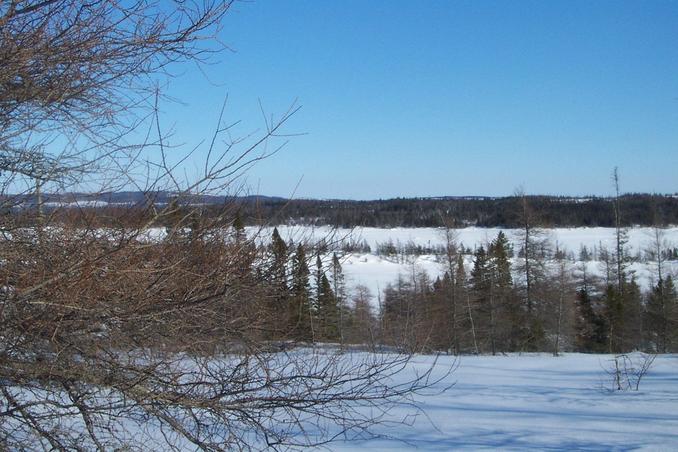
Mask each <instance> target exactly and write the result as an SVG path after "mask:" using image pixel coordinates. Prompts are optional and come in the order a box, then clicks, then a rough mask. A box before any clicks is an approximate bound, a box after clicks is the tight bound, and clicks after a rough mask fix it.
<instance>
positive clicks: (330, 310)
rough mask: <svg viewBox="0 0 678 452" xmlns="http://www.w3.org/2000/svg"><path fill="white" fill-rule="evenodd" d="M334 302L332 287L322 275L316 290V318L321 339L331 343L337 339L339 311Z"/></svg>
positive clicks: (325, 276) (335, 300)
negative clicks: (318, 287)
mask: <svg viewBox="0 0 678 452" xmlns="http://www.w3.org/2000/svg"><path fill="white" fill-rule="evenodd" d="M336 302H337V299H336V297H335V294H334V292H333V291H332V285H331V284H330V281H329V279H327V275H325V273H323V274H322V276H321V278H320V289H319V290H318V318H319V320H320V322H319V323H320V328H321V331H322V335H323V338H324V339H325V340H328V341H331V342H335V341H337V340H338V339H339V309H338V307H337V304H336Z"/></svg>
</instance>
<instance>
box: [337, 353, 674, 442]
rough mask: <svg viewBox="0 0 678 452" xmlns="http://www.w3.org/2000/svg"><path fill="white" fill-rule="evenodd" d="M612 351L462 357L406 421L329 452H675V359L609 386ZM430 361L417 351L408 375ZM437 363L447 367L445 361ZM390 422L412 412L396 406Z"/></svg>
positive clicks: (661, 358) (667, 358)
mask: <svg viewBox="0 0 678 452" xmlns="http://www.w3.org/2000/svg"><path fill="white" fill-rule="evenodd" d="M610 358H611V356H609V355H584V354H566V355H563V356H560V357H557V358H555V357H552V356H549V355H522V356H520V355H510V356H462V357H461V358H459V359H460V362H459V367H458V368H457V369H456V370H455V371H454V373H453V374H451V375H450V376H449V378H448V380H447V381H445V382H442V383H441V385H443V384H449V383H451V382H452V383H455V385H454V386H453V387H452V388H451V389H450V390H448V391H447V392H445V393H443V394H440V395H435V396H418V397H417V398H416V402H418V403H419V404H420V407H421V409H422V411H421V413H420V414H419V415H418V416H417V417H416V419H414V420H413V425H412V426H411V427H406V426H403V425H384V426H381V427H378V428H377V429H376V432H377V433H379V434H380V435H383V437H382V438H377V439H371V440H368V441H351V442H340V443H333V444H331V445H330V447H329V448H330V449H331V450H343V451H350V450H366V449H369V450H372V451H378V450H384V451H385V450H412V449H417V450H458V449H465V450H496V449H499V450H587V451H610V450H616V451H626V450H656V451H672V450H678V355H663V356H659V357H658V358H657V359H656V361H655V362H654V366H653V367H652V368H651V369H650V372H649V373H648V374H647V376H646V377H645V379H643V380H642V381H641V384H640V390H639V391H638V392H635V391H628V392H620V391H610V390H609V388H610V387H611V384H610V378H609V377H608V376H607V375H606V373H605V372H604V370H603V368H604V367H607V366H608V365H610ZM432 359H433V358H432V357H427V356H416V357H415V358H414V360H413V364H412V366H411V367H410V368H409V369H408V372H406V373H403V375H401V377H403V378H405V377H407V376H408V375H410V376H411V375H412V374H413V373H414V372H415V371H417V370H420V371H421V370H423V369H425V368H427V366H428V365H429V364H430V362H431V360H432ZM439 365H441V366H451V365H454V358H453V357H449V356H446V357H442V358H441V359H440V361H439ZM392 414H393V417H394V419H397V418H399V417H405V416H407V415H408V414H412V411H411V410H410V409H405V408H403V409H402V410H396V411H394V412H393V413H392Z"/></svg>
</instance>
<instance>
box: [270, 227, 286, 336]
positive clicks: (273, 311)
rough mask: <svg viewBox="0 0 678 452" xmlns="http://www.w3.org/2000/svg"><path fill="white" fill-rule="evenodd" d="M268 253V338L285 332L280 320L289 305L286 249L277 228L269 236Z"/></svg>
mask: <svg viewBox="0 0 678 452" xmlns="http://www.w3.org/2000/svg"><path fill="white" fill-rule="evenodd" d="M269 247H270V253H271V260H270V266H269V269H268V273H269V278H268V279H269V281H270V287H271V292H272V293H271V295H270V296H269V302H270V304H269V311H270V312H269V314H268V315H269V318H270V330H271V333H270V334H269V336H273V337H280V336H282V335H283V334H284V333H285V331H282V330H283V329H284V328H285V325H284V322H280V319H283V318H286V316H287V314H288V313H287V311H288V304H289V296H290V294H289V285H288V278H287V276H288V275H287V261H288V248H287V244H286V243H285V241H284V240H283V239H282V237H280V233H279V232H278V228H274V229H273V233H272V235H271V244H270V245H269Z"/></svg>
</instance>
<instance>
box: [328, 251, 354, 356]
mask: <svg viewBox="0 0 678 452" xmlns="http://www.w3.org/2000/svg"><path fill="white" fill-rule="evenodd" d="M331 277H332V292H333V293H334V297H335V305H336V306H337V309H338V314H339V319H338V330H339V340H340V341H341V342H342V343H343V341H344V330H345V326H346V322H347V320H348V318H349V316H350V311H349V309H348V306H347V305H346V282H345V279H344V272H343V269H342V268H341V262H340V261H339V257H338V256H337V253H333V254H332V268H331Z"/></svg>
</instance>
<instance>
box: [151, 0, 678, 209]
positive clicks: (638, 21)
mask: <svg viewBox="0 0 678 452" xmlns="http://www.w3.org/2000/svg"><path fill="white" fill-rule="evenodd" d="M221 39H222V40H223V41H224V42H225V43H226V44H228V45H229V46H230V47H231V48H232V49H233V52H228V53H224V54H222V55H220V56H219V57H218V61H216V62H215V63H214V64H211V65H209V66H206V67H204V68H203V70H202V71H200V70H197V68H195V66H186V67H182V68H181V70H180V71H178V75H179V76H178V77H177V78H175V79H173V80H172V81H171V82H170V85H169V90H170V94H171V95H172V96H174V97H175V98H178V99H179V100H181V101H182V103H168V104H165V106H164V111H165V118H163V121H164V122H165V123H166V124H169V125H172V124H173V125H174V130H175V139H176V140H177V141H182V142H187V143H197V142H198V141H199V140H200V139H202V138H204V137H206V136H207V135H209V133H210V130H211V128H212V127H213V125H214V122H215V121H216V117H217V114H218V110H219V108H220V106H221V101H222V99H223V98H224V96H225V95H226V94H228V96H229V102H228V109H227V118H228V119H229V120H242V123H241V125H240V126H238V129H237V130H236V131H234V133H241V134H244V133H247V132H252V131H255V130H257V129H258V128H261V127H262V126H263V122H262V118H261V114H260V112H259V100H261V102H262V104H263V105H264V107H265V110H266V111H267V112H268V113H270V114H280V113H283V112H284V111H285V110H286V109H287V108H288V107H289V106H290V104H291V103H292V102H293V101H294V100H295V99H298V102H299V104H300V105H301V106H302V109H301V110H300V111H299V112H298V113H297V114H296V115H295V116H294V117H293V118H292V120H291V121H290V122H289V123H288V125H287V127H286V129H285V131H286V132H288V133H304V135H302V136H297V137H294V138H292V139H291V140H290V142H289V144H288V145H287V147H286V148H285V149H284V150H283V151H282V152H281V153H279V154H277V155H275V156H274V157H271V158H270V159H269V160H266V161H264V162H262V163H260V164H259V165H257V166H256V167H255V168H253V169H252V170H251V171H250V172H249V173H248V178H247V181H248V183H249V185H250V186H251V187H252V188H251V189H252V191H253V192H257V193H260V194H265V195H278V196H290V195H292V194H293V193H294V196H296V197H313V198H351V199H375V198H389V197H396V196H443V195H509V194H511V193H512V192H513V191H514V189H515V188H516V187H519V186H522V187H524V189H525V191H526V192H528V193H545V194H565V195H585V194H600V195H606V194H609V193H611V191H612V187H611V183H610V173H611V171H612V168H613V167H614V166H618V167H619V170H620V174H621V182H622V189H623V190H624V191H643V192H664V193H667V192H671V193H673V192H678V177H677V174H676V173H677V171H678V45H676V43H678V2H676V1H673V2H669V1H664V2H655V1H643V2H640V1H634V2H622V1H614V2H613V1H593V2H591V1H581V2H580V1H563V2H560V1H519V2H509V1H421V2H412V1H395V0H390V1H385V0H383V1H382V0H370V1H367V0H365V1H352V0H348V1H346V0H345V1H341V2H340V1H320V0H315V1H313V0H307V1H301V0H296V1H274V0H256V1H254V2H242V3H238V4H236V5H235V6H234V7H233V10H232V11H231V12H230V13H229V16H228V17H227V19H226V21H225V23H224V29H223V31H222V32H221ZM200 156H201V154H200V153H198V154H197V155H196V159H199V158H200ZM196 165H197V163H196ZM297 184H298V187H297ZM295 188H296V191H295Z"/></svg>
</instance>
